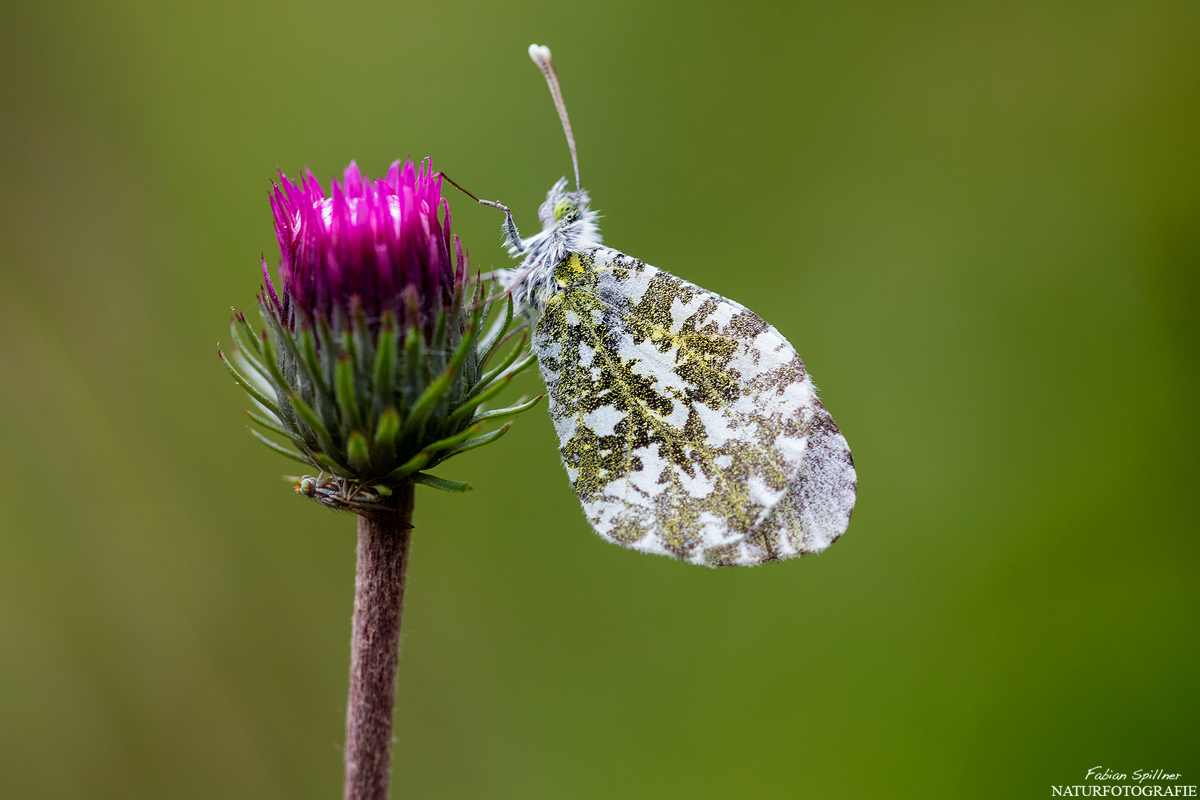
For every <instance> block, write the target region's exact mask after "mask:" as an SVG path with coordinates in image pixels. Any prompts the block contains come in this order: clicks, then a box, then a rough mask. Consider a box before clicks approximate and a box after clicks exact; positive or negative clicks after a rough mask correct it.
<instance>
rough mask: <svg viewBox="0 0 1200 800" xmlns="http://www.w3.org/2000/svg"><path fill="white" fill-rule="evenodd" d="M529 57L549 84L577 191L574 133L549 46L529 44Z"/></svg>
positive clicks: (577, 165)
mask: <svg viewBox="0 0 1200 800" xmlns="http://www.w3.org/2000/svg"><path fill="white" fill-rule="evenodd" d="M529 57H530V58H532V59H533V63H535V64H537V65H538V69H540V70H541V71H542V74H543V75H545V76H546V83H548V84H550V94H551V95H553V96H554V106H555V108H557V109H558V118H559V119H560V120H562V126H563V132H564V133H565V134H567V146H568V147H570V148H571V163H572V164H574V165H575V191H579V189H580V183H579V156H578V155H577V154H576V153H575V135H574V134H573V133H571V120H570V119H569V118H568V117H567V104H566V103H564V102H563V96H562V87H561V86H559V85H558V75H557V73H555V72H554V62H553V61H552V60H551V59H550V48H549V47H543V46H542V45H536V44H531V45H529Z"/></svg>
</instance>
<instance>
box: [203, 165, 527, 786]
mask: <svg viewBox="0 0 1200 800" xmlns="http://www.w3.org/2000/svg"><path fill="white" fill-rule="evenodd" d="M441 184H442V180H441V175H438V174H435V173H434V172H433V167H432V165H431V164H430V163H429V162H428V161H426V162H425V163H424V164H422V165H421V166H420V168H417V167H415V166H414V165H413V163H412V162H411V161H409V162H406V163H405V164H404V165H403V166H401V164H400V162H398V161H397V162H396V163H395V164H393V165H392V167H391V169H390V170H388V173H387V176H386V177H385V178H384V179H383V180H377V181H371V180H368V179H365V178H364V177H363V175H362V174H361V173H360V172H359V170H358V167H357V166H356V165H355V164H351V165H350V166H349V167H348V168H347V169H346V171H345V174H344V175H343V177H342V181H341V182H340V183H339V182H338V181H336V180H335V181H333V183H332V186H331V189H330V193H329V195H328V196H326V194H325V192H324V191H323V190H322V188H321V185H320V183H318V182H317V180H316V178H314V177H313V175H312V173H309V172H306V173H305V175H304V179H303V180H302V181H300V182H299V183H294V182H292V181H291V180H289V179H288V178H287V177H286V176H285V175H283V174H282V173H281V174H280V181H279V184H277V185H276V186H275V187H274V191H273V192H272V193H271V208H272V210H273V211H274V213H275V234H276V236H277V237H278V239H279V250H280V253H281V261H280V265H279V286H278V289H277V288H276V285H275V283H274V282H273V281H272V280H271V275H270V271H269V270H268V269H267V263H266V259H263V264H262V270H263V288H262V292H261V293H260V294H259V297H258V306H259V311H260V312H261V314H262V318H263V320H264V321H265V322H266V330H265V331H263V332H262V334H261V335H258V334H256V333H255V331H254V329H253V328H252V327H251V326H250V323H249V322H247V321H246V317H245V316H244V315H243V314H238V313H235V314H234V316H233V319H232V321H231V322H230V328H231V330H232V333H233V339H234V342H235V343H236V345H237V348H238V349H237V350H236V351H235V352H234V353H233V358H232V360H231V359H229V358H226V356H225V354H224V353H223V352H221V351H220V348H218V353H219V355H220V357H221V360H222V362H224V364H225V366H226V367H227V368H228V369H229V372H230V373H231V374H232V375H233V378H234V380H235V381H237V383H238V385H239V386H241V387H242V388H243V389H245V390H246V392H247V393H248V394H249V395H250V397H251V398H252V399H253V400H254V402H255V404H256V406H257V409H256V410H253V411H247V412H246V413H247V414H248V415H249V416H250V419H251V421H252V422H253V423H254V424H256V425H257V426H258V427H259V428H262V429H263V430H264V431H267V432H268V433H271V434H274V435H275V436H278V437H282V439H284V440H285V441H286V442H287V444H281V443H279V442H277V441H275V440H273V439H270V438H268V437H267V436H264V435H263V434H262V433H259V432H258V431H255V430H253V429H252V433H254V434H255V435H256V436H257V437H258V438H259V439H260V440H261V441H262V442H263V443H264V444H266V445H267V446H268V447H270V448H271V449H272V450H274V451H276V452H278V453H281V454H283V455H285V456H288V457H289V458H292V459H295V460H296V461H299V462H301V463H303V464H306V465H308V466H310V467H312V468H313V469H314V470H316V471H317V474H316V475H315V476H312V475H309V476H305V477H303V478H300V479H299V480H298V481H297V484H296V490H297V491H298V492H301V493H302V494H305V495H307V496H309V497H312V498H315V499H316V500H318V501H320V502H321V503H323V504H324V505H326V506H329V507H331V508H335V509H340V510H345V511H352V512H354V513H356V514H358V515H359V517H358V561H357V566H356V572H355V597H354V619H353V633H352V639H351V648H350V652H351V659H350V661H351V664H350V698H349V702H348V704H347V712H346V746H345V748H344V749H343V757H344V759H345V762H346V782H345V794H344V797H345V798H347V800H385V798H386V797H387V792H388V783H389V779H390V762H391V741H392V711H393V701H394V697H395V685H396V661H397V658H398V655H399V653H398V647H399V635H400V617H401V611H402V609H403V607H404V602H403V598H404V584H405V573H406V570H407V565H408V550H409V544H410V542H411V532H412V531H411V529H412V509H413V485H414V484H415V483H422V484H426V485H429V486H433V487H435V488H438V489H445V490H447V491H463V490H464V489H467V488H470V487H468V486H467V485H466V484H464V483H458V482H455V481H449V480H445V479H442V478H436V477H434V476H432V475H430V474H428V473H427V472H424V471H423V470H425V469H428V468H430V467H433V466H436V465H437V464H440V463H441V462H443V461H445V460H446V459H448V458H450V457H451V456H454V455H457V454H458V453H462V452H464V451H467V450H471V449H473V448H475V447H479V446H480V445H484V444H488V443H489V442H493V441H495V440H496V439H498V438H499V437H500V436H502V435H503V434H504V432H505V431H507V430H508V426H509V425H511V424H512V423H511V422H508V423H505V424H504V426H503V427H500V428H498V429H494V430H492V431H491V432H490V433H484V432H483V429H484V425H485V423H488V422H492V421H496V420H501V419H504V418H506V417H511V416H513V415H515V414H518V413H520V412H521V411H524V410H525V409H527V408H530V407H531V406H533V404H534V403H536V402H537V401H538V400H540V399H541V398H540V397H539V398H535V399H534V400H531V401H528V402H522V401H518V402H517V404H516V405H513V406H510V407H509V408H502V409H498V410H494V411H481V410H480V409H481V407H482V405H483V403H485V402H487V401H489V400H491V399H492V398H493V397H494V396H495V395H497V394H498V393H499V392H500V391H501V390H502V389H503V388H504V387H505V386H506V385H508V383H509V381H511V380H512V378H513V376H515V375H516V374H517V373H518V372H520V371H521V370H523V369H525V368H526V367H528V366H529V365H530V364H532V363H533V356H532V355H531V354H530V355H527V356H526V357H525V358H524V359H521V358H520V356H521V354H522V353H523V352H524V351H525V348H524V347H523V345H524V338H522V340H521V342H519V343H518V344H516V345H515V346H514V347H513V348H512V349H510V350H509V351H508V352H507V354H506V355H504V356H503V357H501V358H499V360H498V363H497V364H496V365H495V366H493V367H491V368H490V369H489V368H488V362H489V360H490V359H491V358H492V356H493V355H496V354H497V353H498V352H499V351H500V350H501V349H502V348H501V345H502V344H503V343H504V342H505V341H506V340H507V339H508V338H509V337H511V336H512V334H511V333H507V332H508V329H509V326H510V325H511V324H512V321H513V304H512V300H511V299H509V300H507V301H506V303H505V307H504V308H503V310H502V311H501V310H499V309H497V313H496V314H494V315H491V314H490V312H491V310H492V305H493V303H491V302H490V301H488V300H483V299H482V298H483V297H484V296H485V295H484V282H483V281H481V280H479V279H478V278H476V279H475V280H474V281H472V280H471V279H470V271H469V269H468V266H467V257H466V254H465V253H464V252H463V248H462V245H461V244H460V243H459V241H458V238H457V237H455V236H452V235H451V233H450V209H449V206H448V205H447V203H446V201H445V200H444V199H443V198H442V196H441ZM490 317H492V318H494V319H493V322H492V324H491V326H490V330H489V331H488V333H487V334H486V335H484V334H481V329H482V325H483V322H484V321H485V320H487V319H489V318H490ZM514 333H515V331H514ZM506 334H507V335H506Z"/></svg>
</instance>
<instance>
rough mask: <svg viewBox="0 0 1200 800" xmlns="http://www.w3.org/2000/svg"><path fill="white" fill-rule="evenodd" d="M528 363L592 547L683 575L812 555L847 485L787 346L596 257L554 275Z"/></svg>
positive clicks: (828, 422) (693, 293) (613, 257)
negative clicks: (646, 556)
mask: <svg viewBox="0 0 1200 800" xmlns="http://www.w3.org/2000/svg"><path fill="white" fill-rule="evenodd" d="M555 279H556V283H557V286H556V287H555V289H556V290H557V291H555V292H554V293H553V294H552V296H551V297H549V298H548V299H547V301H546V304H545V307H544V309H543V312H542V315H541V318H540V319H539V321H538V324H537V327H536V330H535V335H534V349H535V350H536V352H537V355H538V363H539V365H540V367H541V370H542V374H543V377H544V378H545V380H546V385H547V388H548V390H549V395H550V415H551V418H552V419H553V421H554V425H555V429H556V431H557V433H558V436H559V445H560V447H559V449H560V452H561V454H562V457H563V462H564V464H565V465H566V468H567V472H568V475H569V476H570V479H571V483H572V486H573V487H574V489H575V492H576V493H577V494H578V495H579V499H580V501H581V502H582V504H583V508H584V512H585V513H586V515H587V517H588V519H589V521H590V522H591V523H592V526H593V527H594V528H595V529H596V531H597V532H598V533H599V534H600V535H601V536H603V537H604V538H606V539H608V540H610V541H613V542H615V543H617V544H620V545H622V546H624V547H628V548H631V549H634V550H641V551H644V552H651V553H660V554H664V555H669V556H673V557H675V558H679V559H683V560H685V561H690V562H693V563H705V564H710V565H714V566H715V565H745V564H756V563H762V562H764V561H773V560H778V559H781V558H788V557H790V556H795V555H801V554H803V553H807V552H818V551H820V550H822V549H824V548H825V547H826V546H828V544H829V543H830V542H832V541H833V540H834V539H836V538H837V537H838V536H839V535H841V533H842V531H844V530H845V528H846V525H847V524H848V523H849V516H850V510H851V508H852V507H853V502H854V491H855V483H854V481H855V477H854V468H853V463H852V461H851V459H850V452H849V449H848V448H847V446H846V443H845V439H843V438H842V437H841V434H840V433H839V432H838V430H837V426H836V425H834V424H833V420H832V418H830V416H829V414H828V412H827V411H825V409H824V407H823V406H822V405H821V403H820V401H819V400H817V398H816V395H815V392H814V390H813V386H812V382H811V381H810V380H809V378H808V375H807V373H806V372H805V369H804V365H803V363H802V362H801V361H800V358H799V356H798V355H797V354H796V352H795V350H794V349H793V348H792V347H791V345H790V344H788V343H787V341H786V340H785V339H784V338H783V337H782V336H781V335H780V334H779V333H778V332H777V331H776V330H775V329H774V328H772V327H771V326H770V325H768V324H767V323H766V322H765V321H763V320H762V319H761V318H760V317H758V316H757V315H755V314H754V313H752V312H751V311H749V310H747V309H746V308H744V307H743V306H741V305H739V304H737V303H734V302H732V301H730V300H726V299H725V298H723V297H720V296H719V295H716V294H713V293H712V292H708V291H706V290H704V289H702V288H700V287H698V286H695V285H694V284H691V283H688V282H687V281H683V280H680V279H678V278H675V277H674V276H672V275H669V274H668V273H665V272H663V271H661V270H658V269H655V268H654V267H651V266H649V265H647V264H644V263H642V262H640V261H638V260H636V259H633V258H630V257H628V256H625V255H623V254H621V253H618V252H617V251H615V250H610V249H607V248H597V249H595V250H591V251H588V252H586V253H572V254H570V255H569V256H567V257H566V258H565V259H563V261H562V262H561V263H560V264H559V265H558V267H557V268H556V270H555Z"/></svg>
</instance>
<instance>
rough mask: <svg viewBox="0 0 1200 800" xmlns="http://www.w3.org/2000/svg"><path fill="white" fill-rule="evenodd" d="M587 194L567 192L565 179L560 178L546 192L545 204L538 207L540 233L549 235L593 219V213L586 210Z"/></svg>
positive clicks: (582, 191)
mask: <svg viewBox="0 0 1200 800" xmlns="http://www.w3.org/2000/svg"><path fill="white" fill-rule="evenodd" d="M589 200H590V198H589V197H588V193H587V191H586V190H584V189H576V190H575V191H568V190H567V179H566V178H561V179H559V181H558V182H557V183H555V184H554V185H553V186H551V187H550V191H548V192H546V202H544V203H542V204H541V205H540V206H539V207H538V219H539V220H541V223H542V232H543V233H549V232H551V231H554V230H561V229H563V228H568V227H570V226H573V225H575V224H576V223H578V222H580V221H582V220H583V219H584V218H585V217H590V218H591V219H595V216H596V215H595V212H593V211H592V210H591V209H590V208H588V201H589Z"/></svg>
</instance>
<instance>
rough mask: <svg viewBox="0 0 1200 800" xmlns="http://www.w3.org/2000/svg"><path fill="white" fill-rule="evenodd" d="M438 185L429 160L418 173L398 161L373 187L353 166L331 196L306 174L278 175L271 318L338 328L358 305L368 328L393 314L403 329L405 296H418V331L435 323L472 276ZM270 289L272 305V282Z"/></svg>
mask: <svg viewBox="0 0 1200 800" xmlns="http://www.w3.org/2000/svg"><path fill="white" fill-rule="evenodd" d="M441 184H442V179H441V175H440V174H436V173H434V172H433V167H432V165H431V164H430V162H429V161H425V162H424V163H422V164H421V165H420V167H419V168H418V167H416V166H414V164H413V163H412V162H411V161H408V162H406V163H404V164H403V165H401V163H400V162H399V161H397V162H395V163H394V164H392V166H391V168H390V169H389V170H388V173H387V177H385V178H384V179H382V180H376V181H372V180H370V179H364V177H363V175H362V173H361V172H360V171H359V169H358V166H357V165H356V164H354V163H351V164H350V166H349V167H347V168H346V171H345V174H344V176H343V179H342V181H341V182H338V181H336V180H335V181H333V182H332V187H331V190H330V192H329V194H328V195H326V194H325V192H324V190H323V189H322V188H321V185H320V183H319V182H318V181H317V179H316V178H315V177H313V174H312V173H311V172H308V171H307V170H306V171H305V176H304V180H303V181H301V182H300V183H294V182H292V181H291V180H289V179H288V178H287V176H285V175H283V174H282V173H280V183H279V185H277V186H275V189H274V191H273V192H272V195H271V208H272V210H273V211H274V212H275V235H276V237H277V238H278V240H279V250H280V252H281V254H282V260H281V262H280V265H279V276H280V280H281V283H282V290H283V291H282V295H283V298H282V301H281V302H280V304H279V306H278V308H277V309H276V310H277V312H278V313H280V316H281V317H282V318H283V320H284V321H285V323H286V324H287V325H288V327H289V328H290V329H293V330H294V329H295V325H296V312H299V314H300V315H302V316H303V317H307V318H308V319H312V318H314V316H315V315H323V316H324V317H325V318H326V319H328V320H330V321H331V322H333V323H334V324H336V322H337V321H340V320H341V319H345V318H347V317H348V316H349V315H350V313H351V302H352V298H355V297H357V298H358V301H359V302H360V303H361V304H362V308H363V311H364V312H365V314H366V315H367V318H368V320H377V319H379V318H381V316H382V314H383V313H384V312H385V311H391V312H392V313H393V314H394V315H395V316H396V318H397V320H398V322H399V323H400V326H401V327H404V328H406V327H408V325H409V324H410V322H412V321H411V320H409V319H408V318H407V317H408V312H409V310H410V308H409V307H408V306H407V305H406V304H405V302H404V301H403V296H404V294H405V292H406V291H410V292H414V293H415V294H416V298H417V307H418V308H419V310H420V311H421V312H424V313H423V314H422V316H423V317H424V319H423V320H422V322H423V323H425V324H426V325H428V324H432V322H433V320H434V318H436V315H437V312H439V311H441V310H442V309H443V308H446V307H449V306H450V305H452V304H453V302H454V297H455V294H456V292H457V291H461V286H462V284H463V282H465V281H466V279H467V275H468V268H467V260H466V258H465V257H464V255H463V252H462V247H461V245H460V244H459V243H458V239H457V237H452V236H451V233H450V207H449V204H448V203H447V202H446V200H445V199H444V198H442V196H441ZM439 216H440V219H439ZM455 256H457V259H455ZM456 260H457V265H456V264H455V261H456ZM264 268H265V262H264ZM266 280H267V290H268V293H270V294H271V295H272V296H273V298H274V295H275V292H274V287H273V286H271V283H270V276H269V275H267V276H266ZM273 302H274V299H273ZM427 332H429V333H431V332H432V329H427Z"/></svg>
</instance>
